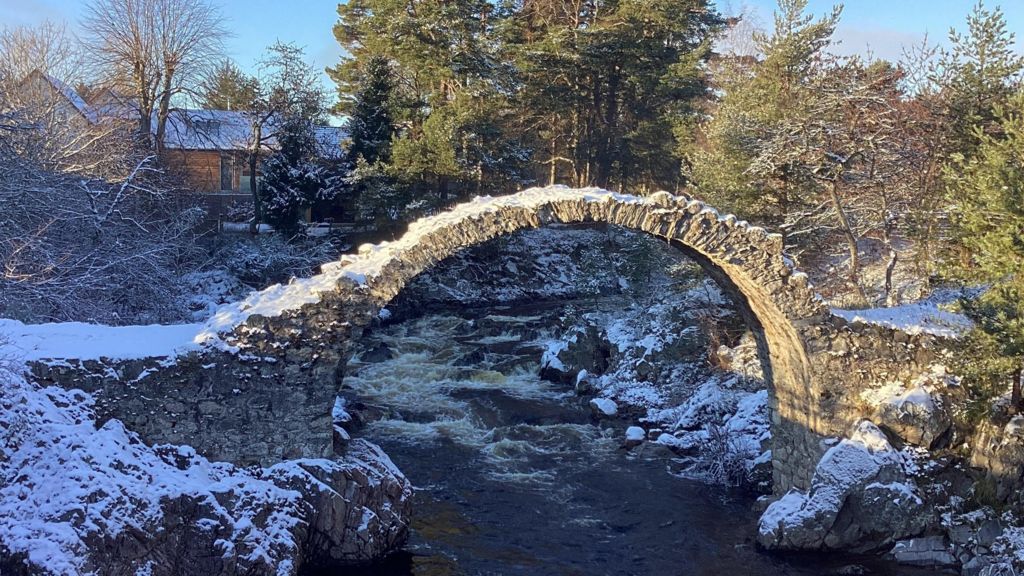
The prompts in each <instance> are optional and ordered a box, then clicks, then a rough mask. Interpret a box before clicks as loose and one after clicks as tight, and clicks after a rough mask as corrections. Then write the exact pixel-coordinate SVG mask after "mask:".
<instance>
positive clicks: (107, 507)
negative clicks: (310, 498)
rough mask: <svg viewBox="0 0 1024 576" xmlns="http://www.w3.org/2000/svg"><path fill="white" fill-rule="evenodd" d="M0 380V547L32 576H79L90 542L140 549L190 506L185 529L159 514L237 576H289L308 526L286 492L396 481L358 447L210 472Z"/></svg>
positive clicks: (186, 455)
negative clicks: (349, 481) (353, 480)
mask: <svg viewBox="0 0 1024 576" xmlns="http://www.w3.org/2000/svg"><path fill="white" fill-rule="evenodd" d="M0 378H2V379H3V381H4V385H3V386H2V387H0V436H2V437H3V438H4V441H3V442H0V480H2V481H0V542H3V544H4V546H5V547H6V548H7V550H8V551H9V552H10V553H12V554H25V555H27V557H28V560H29V562H30V563H31V564H33V565H35V568H36V571H38V572H40V573H46V574H53V575H56V576H64V575H67V576H71V575H75V576H78V575H83V574H90V573H91V572H90V571H89V570H90V566H88V565H87V564H86V562H87V555H88V553H89V552H90V548H91V546H95V544H96V542H99V541H103V542H107V543H109V542H113V541H114V539H115V538H116V537H117V536H118V535H125V534H127V535H129V537H130V538H141V539H142V543H143V544H145V543H146V542H147V540H146V539H153V540H154V541H155V540H159V539H161V538H163V537H164V536H163V535H164V534H165V533H164V532H163V530H164V528H165V527H167V526H166V525H165V519H164V514H165V511H164V508H165V507H166V506H171V508H172V509H173V507H174V506H176V505H177V504H175V503H180V504H181V505H183V506H185V507H186V509H188V508H187V507H188V506H189V505H190V503H194V504H195V506H194V512H193V513H194V514H195V515H196V516H195V518H194V519H192V520H189V519H188V518H184V519H182V518H176V517H175V514H174V513H173V512H170V514H171V516H170V517H169V518H168V519H167V520H169V521H170V523H171V525H175V523H178V522H183V523H184V525H185V526H188V525H189V523H190V522H191V523H192V527H193V529H194V530H198V531H203V532H210V533H213V534H215V535H216V536H219V537H220V539H219V541H218V545H219V547H220V549H221V550H222V552H223V555H224V557H225V561H226V562H228V564H235V563H237V565H238V567H239V569H240V571H244V572H246V573H250V572H252V573H267V571H266V570H265V569H260V570H257V569H254V568H255V566H256V565H259V564H262V565H264V566H265V567H266V568H269V569H272V570H274V571H275V572H276V573H278V574H282V575H283V574H291V573H292V572H291V570H290V568H289V566H291V561H292V558H294V557H295V556H296V554H297V552H298V549H299V547H300V546H302V545H303V542H302V541H300V538H302V537H304V535H305V534H306V531H305V529H304V528H303V526H304V524H305V523H307V522H308V516H307V513H308V507H307V503H306V502H305V501H303V499H302V494H300V493H299V492H298V491H297V490H294V489H291V487H298V486H302V487H317V486H319V487H320V489H322V490H330V488H329V487H325V486H323V485H322V484H320V483H319V481H318V480H317V479H316V477H315V476H314V474H313V471H316V470H319V471H320V472H318V474H319V475H322V476H325V477H330V476H331V475H332V474H338V473H340V472H342V471H344V470H345V469H346V468H348V467H352V466H357V467H360V469H361V470H363V473H367V472H369V473H370V474H371V478H370V481H371V482H379V481H380V479H379V478H380V476H379V474H380V473H382V472H383V473H384V474H388V473H390V474H393V475H395V476H396V477H397V478H403V476H401V473H400V472H399V471H398V470H397V468H395V466H394V464H393V463H392V462H391V461H390V460H389V459H388V458H387V456H386V455H384V453H383V452H382V451H381V450H380V448H378V447H376V446H373V445H372V444H369V443H366V442H360V443H359V445H358V447H356V448H355V449H350V456H349V457H347V458H346V461H345V462H335V461H330V460H316V459H307V460H294V461H286V462H282V463H280V464H277V465H275V466H273V467H270V468H254V467H250V468H244V469H243V468H238V467H236V466H233V465H231V464H228V463H223V462H210V461H208V460H207V459H205V458H204V457H202V456H200V455H198V454H197V453H196V451H195V450H194V449H193V448H191V447H189V446H171V445H162V446H155V447H150V446H147V445H146V444H145V443H143V442H142V441H141V439H140V438H139V437H138V436H137V435H136V434H134V433H133V432H130V431H128V430H126V429H125V427H124V426H123V425H122V424H121V422H119V421H117V420H109V421H107V422H106V423H105V424H104V425H103V426H101V427H97V423H96V420H95V415H94V413H93V411H92V405H93V401H94V400H93V398H92V396H90V395H88V394H86V393H84V392H82V391H80V390H70V391H69V390H64V389H62V388H58V387H46V388H42V387H39V386H36V385H34V384H30V383H28V382H26V381H25V379H24V378H22V377H21V376H20V375H19V374H16V373H10V372H6V373H0ZM355 512H358V510H355ZM91 568H96V566H92V567H91ZM100 568H103V567H100ZM145 568H146V567H145V565H140V566H139V567H138V570H139V571H138V572H137V573H141V574H145V573H146V569H145ZM30 572H33V573H35V571H33V570H30Z"/></svg>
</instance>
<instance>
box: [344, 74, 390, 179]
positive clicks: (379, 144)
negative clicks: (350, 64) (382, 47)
mask: <svg viewBox="0 0 1024 576" xmlns="http://www.w3.org/2000/svg"><path fill="white" fill-rule="evenodd" d="M393 91H394V82H393V80H392V78H391V66H390V64H388V61H387V59H386V58H384V57H383V56H373V57H371V58H370V60H369V62H368V64H367V66H366V70H365V71H364V72H363V77H362V79H361V82H360V88H359V91H358V92H357V93H356V95H355V101H354V103H352V104H351V105H350V106H349V107H348V108H350V109H351V116H350V117H349V121H348V127H349V137H350V138H351V144H350V145H349V148H348V152H347V156H348V162H349V164H350V165H352V166H354V165H355V163H356V160H357V159H358V158H362V159H363V160H365V161H366V162H367V163H368V164H376V163H377V162H387V161H389V160H390V159H391V139H392V138H393V137H394V135H395V131H396V130H395V123H394V121H393V120H392V119H391V112H390V110H388V106H389V105H390V102H391V97H392V92H393Z"/></svg>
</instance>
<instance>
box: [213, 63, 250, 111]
mask: <svg viewBox="0 0 1024 576" xmlns="http://www.w3.org/2000/svg"><path fill="white" fill-rule="evenodd" d="M256 92H257V86H256V80H255V79H253V78H251V77H249V76H248V75H247V74H245V72H242V70H241V69H239V68H238V66H236V65H235V63H234V62H232V61H230V60H224V61H223V62H221V64H220V65H219V66H217V68H216V69H215V70H214V71H213V73H212V74H211V75H210V76H209V77H208V78H206V79H205V80H204V81H203V84H202V86H201V87H200V98H201V99H202V106H203V108H206V109H208V110H235V111H238V110H247V109H248V108H249V107H250V106H251V105H252V101H253V99H254V98H255V97H256Z"/></svg>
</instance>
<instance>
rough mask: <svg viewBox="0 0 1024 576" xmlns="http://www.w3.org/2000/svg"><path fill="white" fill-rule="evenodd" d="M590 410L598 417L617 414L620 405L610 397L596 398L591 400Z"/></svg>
mask: <svg viewBox="0 0 1024 576" xmlns="http://www.w3.org/2000/svg"><path fill="white" fill-rule="evenodd" d="M590 411H591V412H592V413H593V414H594V416H597V417H598V418H602V417H609V416H615V415H616V414H618V412H619V405H618V404H616V403H615V401H614V400H611V399H609V398H594V399H593V400H591V401H590Z"/></svg>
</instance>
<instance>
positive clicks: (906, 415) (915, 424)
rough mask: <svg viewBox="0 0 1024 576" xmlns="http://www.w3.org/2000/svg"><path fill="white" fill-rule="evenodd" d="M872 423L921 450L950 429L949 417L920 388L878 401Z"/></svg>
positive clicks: (928, 394) (930, 445)
mask: <svg viewBox="0 0 1024 576" xmlns="http://www.w3.org/2000/svg"><path fill="white" fill-rule="evenodd" d="M876 420H877V422H878V424H879V425H880V426H881V427H883V428H885V429H887V430H891V431H892V432H893V433H895V434H896V435H897V436H899V437H900V438H902V439H903V440H904V441H906V442H908V443H910V444H914V445H915V446H923V447H925V448H931V447H933V446H934V445H935V444H937V442H938V441H939V440H940V439H941V438H942V437H943V436H944V435H945V434H946V432H947V431H948V430H949V428H950V426H952V425H953V421H952V419H950V417H949V414H947V413H946V411H945V410H944V409H943V408H942V406H941V405H940V404H939V403H938V402H937V401H936V400H935V399H934V398H933V397H932V394H931V393H930V392H929V391H928V390H926V389H925V388H924V387H921V386H917V387H915V388H912V389H910V390H907V391H906V392H904V393H902V394H897V395H895V396H892V397H890V398H887V399H886V400H884V401H882V402H881V404H879V406H878V408H877V413H876Z"/></svg>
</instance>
